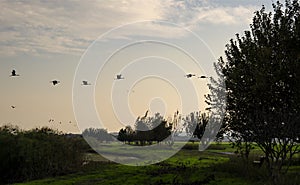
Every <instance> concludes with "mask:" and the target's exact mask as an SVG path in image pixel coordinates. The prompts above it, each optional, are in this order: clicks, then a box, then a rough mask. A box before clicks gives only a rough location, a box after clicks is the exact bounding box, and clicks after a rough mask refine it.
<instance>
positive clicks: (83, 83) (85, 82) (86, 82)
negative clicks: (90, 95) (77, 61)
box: [81, 80, 91, 85]
mask: <svg viewBox="0 0 300 185" xmlns="http://www.w3.org/2000/svg"><path fill="white" fill-rule="evenodd" d="M81 85H91V83H89V82H88V81H86V80H83V81H82V84H81Z"/></svg>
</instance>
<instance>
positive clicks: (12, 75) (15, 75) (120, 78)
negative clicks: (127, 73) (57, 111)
mask: <svg viewBox="0 0 300 185" xmlns="http://www.w3.org/2000/svg"><path fill="white" fill-rule="evenodd" d="M18 76H20V74H18V73H17V71H16V70H15V69H13V70H12V71H11V75H10V77H18ZM184 76H185V77H186V78H192V77H196V74H193V73H188V74H186V75H184ZM198 78H207V77H206V76H203V75H202V76H198ZM123 79H125V78H124V76H123V75H122V74H117V75H116V77H115V78H114V80H123ZM50 83H52V85H53V86H56V85H58V84H59V83H60V81H59V80H51V81H50ZM81 85H83V86H88V85H92V84H91V83H90V82H89V81H87V80H83V81H82V83H81ZM11 108H12V109H15V108H16V106H15V105H12V106H11ZM147 114H148V111H147V112H146V114H145V116H144V117H147ZM48 122H49V123H51V122H54V119H52V118H51V119H49V121H48ZM59 123H60V124H61V123H62V122H61V121H60V122H59ZM69 123H72V122H71V121H69Z"/></svg>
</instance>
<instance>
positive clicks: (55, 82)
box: [50, 80, 60, 85]
mask: <svg viewBox="0 0 300 185" xmlns="http://www.w3.org/2000/svg"><path fill="white" fill-rule="evenodd" d="M50 83H52V84H53V85H57V84H59V83H60V81H58V80H52V81H50Z"/></svg>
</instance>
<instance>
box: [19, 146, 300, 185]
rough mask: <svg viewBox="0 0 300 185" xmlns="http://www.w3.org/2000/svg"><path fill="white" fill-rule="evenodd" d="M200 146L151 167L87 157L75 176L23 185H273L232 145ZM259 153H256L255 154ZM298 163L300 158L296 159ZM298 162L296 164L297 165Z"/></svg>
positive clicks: (293, 181)
mask: <svg viewBox="0 0 300 185" xmlns="http://www.w3.org/2000/svg"><path fill="white" fill-rule="evenodd" d="M196 148H197V144H192V143H189V144H188V145H187V146H186V147H185V149H182V150H181V151H180V152H178V153H177V154H176V155H174V156H172V157H171V158H169V159H168V160H166V161H163V162H161V163H158V164H153V165H148V166H140V167H139V166H138V167H133V166H125V165H120V164H116V163H112V162H109V161H107V160H106V159H105V158H103V157H101V156H99V155H98V154H91V153H89V154H87V155H86V159H87V160H88V161H89V163H88V164H87V165H85V166H83V167H82V169H81V171H80V172H78V173H75V174H70V175H65V176H60V177H56V178H48V179H42V180H36V181H31V182H27V183H20V184H19V185H34V184H51V185H56V184H57V185H58V184H70V185H71V184H76V185H85V184H91V185H93V184H95V185H96V184H104V185H105V184H149V185H150V184H151V185H154V184H185V185H191V184H198V185H199V184H200V185H201V184H210V185H264V184H270V182H269V180H268V178H267V172H266V170H265V168H264V166H261V167H258V166H254V165H253V164H252V161H253V160H255V158H256V157H257V156H256V155H252V156H251V158H250V160H249V161H248V165H246V163H245V162H244V161H243V159H241V158H240V157H238V156H236V155H235V154H233V152H234V149H232V148H231V147H230V146H229V144H227V143H226V144H213V145H211V146H210V148H209V149H208V150H206V151H204V152H199V151H197V150H195V149H196ZM256 153H257V152H256ZM297 160H299V158H298V159H297ZM297 160H296V161H297ZM299 171H300V164H298V163H297V162H296V163H295V165H293V166H292V167H291V168H290V170H289V172H288V174H287V175H286V176H285V178H283V179H282V184H284V185H298V184H300V183H299V182H300V179H299V177H298V176H299Z"/></svg>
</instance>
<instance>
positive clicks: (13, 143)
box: [0, 126, 84, 184]
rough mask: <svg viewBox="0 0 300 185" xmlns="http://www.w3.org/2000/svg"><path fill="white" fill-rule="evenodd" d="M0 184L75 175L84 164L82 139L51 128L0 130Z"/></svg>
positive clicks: (9, 127) (4, 127)
mask: <svg viewBox="0 0 300 185" xmlns="http://www.w3.org/2000/svg"><path fill="white" fill-rule="evenodd" d="M0 148H1V150H0V174H1V176H0V184H1V183H12V182H19V181H24V180H30V179H38V178H45V177H51V176H57V175H62V174H67V173H70V172H73V171H74V170H76V169H77V168H79V167H80V166H81V165H82V160H83V153H84V152H83V151H84V143H83V140H82V139H81V138H78V137H71V136H66V135H63V134H62V133H59V132H57V131H54V130H52V129H49V128H40V129H33V130H30V131H20V130H19V129H18V128H16V127H13V126H3V127H1V128H0Z"/></svg>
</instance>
